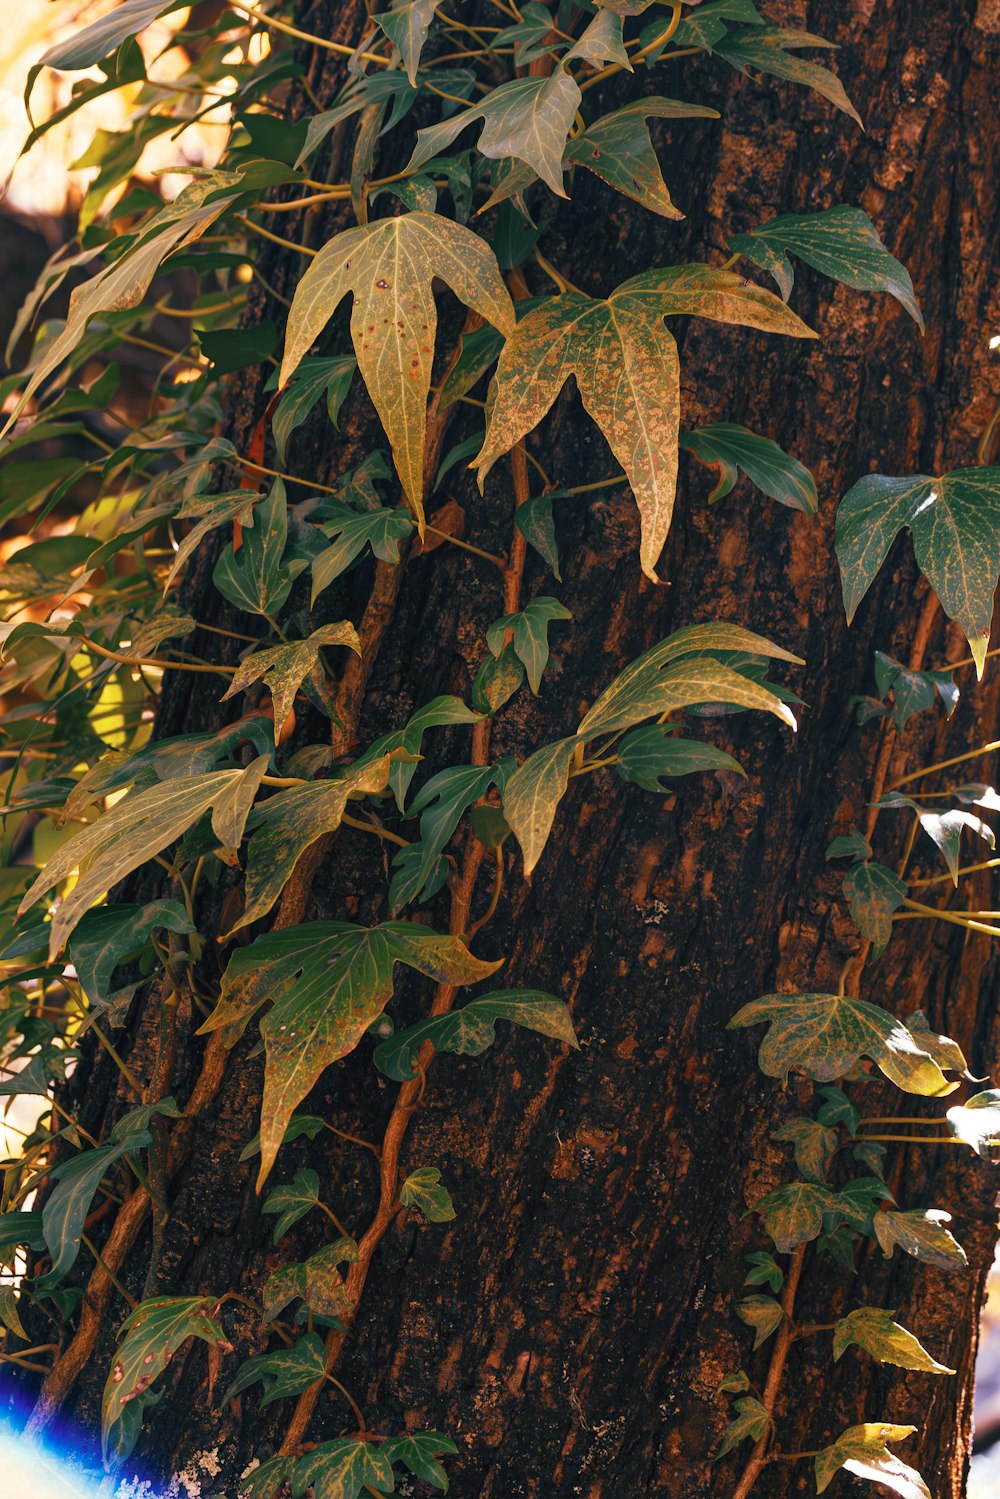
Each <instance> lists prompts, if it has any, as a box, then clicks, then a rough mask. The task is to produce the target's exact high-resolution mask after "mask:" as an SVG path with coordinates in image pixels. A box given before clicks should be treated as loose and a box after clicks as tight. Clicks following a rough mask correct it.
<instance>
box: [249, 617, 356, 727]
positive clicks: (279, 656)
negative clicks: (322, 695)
mask: <svg viewBox="0 0 1000 1499" xmlns="http://www.w3.org/2000/svg"><path fill="white" fill-rule="evenodd" d="M331 645H342V646H346V647H347V648H348V650H352V651H354V652H355V654H356V655H358V656H360V654H361V641H360V640H359V639H358V632H357V630H356V629H355V628H354V626H353V625H352V624H351V623H350V622H349V621H348V620H342V621H341V623H340V624H335V625H321V626H320V628H319V629H318V630H314V631H313V632H312V634H311V635H310V636H309V638H308V639H307V640H292V641H288V642H287V643H286V644H284V645H274V646H270V647H268V648H267V649H266V650H263V651H254V653H253V655H251V656H246V657H244V659H243V660H242V661H241V662H240V664H239V666H238V667H237V668H236V674H235V676H234V677H233V680H232V685H231V686H230V687H229V689H228V691H227V692H225V693H224V695H223V699H222V701H223V702H225V700H226V698H230V697H235V696H236V695H237V693H240V692H246V690H247V688H248V687H251V686H252V685H253V683H254V682H259V681H263V683H264V685H265V687H267V688H268V690H269V691H270V694H271V699H272V702H273V704H274V722H275V725H276V727H278V728H280V727H281V725H282V724H284V723H285V722H287V720H288V716H289V714H290V713H291V711H292V706H293V704H294V702H295V696H296V693H297V692H298V691H299V689H300V687H301V686H302V683H303V681H304V680H305V679H306V677H309V676H311V675H312V673H313V672H315V671H317V670H322V668H321V666H320V660H321V657H320V651H321V650H322V649H323V647H324V646H331Z"/></svg>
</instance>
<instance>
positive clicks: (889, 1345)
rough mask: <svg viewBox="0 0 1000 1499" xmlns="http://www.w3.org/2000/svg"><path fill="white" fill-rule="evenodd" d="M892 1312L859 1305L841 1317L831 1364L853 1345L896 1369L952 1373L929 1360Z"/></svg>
mask: <svg viewBox="0 0 1000 1499" xmlns="http://www.w3.org/2000/svg"><path fill="white" fill-rule="evenodd" d="M892 1319H893V1313H892V1312H889V1311H886V1309H885V1308H884V1307H881V1306H859V1307H858V1308H857V1310H856V1311H853V1312H848V1314H847V1316H846V1317H841V1318H840V1321H839V1322H838V1323H837V1325H836V1327H835V1328H834V1329H833V1357H834V1361H836V1360H837V1359H839V1358H840V1357H841V1356H842V1354H843V1353H844V1352H845V1351H846V1350H847V1349H848V1348H849V1347H850V1346H851V1344H852V1343H856V1344H857V1346H858V1347H859V1348H863V1349H864V1350H865V1352H866V1353H869V1354H871V1356H872V1358H874V1359H878V1361H879V1363H880V1364H895V1365H896V1367H897V1368H898V1369H920V1370H922V1371H923V1373H925V1374H954V1372H955V1371H954V1369H949V1368H948V1366H947V1365H946V1364H939V1363H938V1361H937V1359H935V1358H931V1355H930V1354H929V1353H928V1352H927V1349H926V1348H924V1347H923V1346H922V1344H921V1343H920V1341H919V1339H917V1338H915V1337H914V1336H913V1334H912V1332H907V1330H906V1328H905V1327H900V1325H899V1323H898V1322H894V1321H893V1320H892Z"/></svg>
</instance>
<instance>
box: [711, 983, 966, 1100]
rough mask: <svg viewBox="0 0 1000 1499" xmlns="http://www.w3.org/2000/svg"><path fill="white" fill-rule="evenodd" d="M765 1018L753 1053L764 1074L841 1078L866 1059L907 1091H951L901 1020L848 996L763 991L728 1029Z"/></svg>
mask: <svg viewBox="0 0 1000 1499" xmlns="http://www.w3.org/2000/svg"><path fill="white" fill-rule="evenodd" d="M761 1021H767V1022H769V1027H768V1032H767V1035H766V1036H765V1037H764V1040H763V1041H762V1042H761V1046H760V1051H759V1053H758V1056H757V1060H758V1063H759V1065H760V1069H761V1071H762V1072H764V1073H766V1074H767V1076H768V1077H780V1078H783V1079H784V1078H787V1076H788V1073H789V1071H790V1070H791V1069H792V1068H793V1067H798V1068H801V1070H802V1071H803V1072H805V1073H807V1074H808V1076H809V1077H812V1078H815V1079H816V1080H817V1081H818V1082H823V1083H825V1082H833V1081H834V1080H835V1079H837V1078H841V1077H844V1076H845V1075H846V1074H847V1073H848V1072H850V1070H851V1068H852V1067H854V1066H856V1065H857V1063H858V1062H859V1061H860V1059H861V1058H862V1057H863V1056H864V1057H870V1058H871V1060H872V1061H873V1062H874V1063H875V1065H876V1066H877V1067H878V1068H879V1070H880V1071H881V1072H883V1073H884V1074H885V1076H886V1077H887V1078H888V1079H889V1080H890V1082H893V1083H895V1084H896V1086H897V1088H902V1089H903V1090H904V1092H906V1093H919V1094H921V1095H923V1096H924V1097H926V1098H936V1097H940V1096H941V1095H942V1094H945V1093H952V1092H954V1090H955V1088H956V1087H957V1086H958V1085H957V1083H950V1082H949V1081H948V1079H947V1078H946V1077H945V1075H944V1073H943V1072H942V1071H941V1068H940V1067H939V1066H938V1064H937V1062H935V1061H934V1059H933V1058H932V1057H930V1056H928V1054H927V1052H925V1051H922V1050H921V1049H920V1047H919V1046H918V1045H917V1043H916V1041H915V1040H914V1039H913V1037H912V1035H911V1034H910V1032H909V1031H908V1030H907V1028H906V1026H905V1025H904V1024H903V1022H902V1021H901V1020H897V1019H896V1017H895V1016H894V1015H890V1014H888V1012H887V1011H885V1010H882V1009H880V1008H879V1007H878V1005H872V1004H868V1002H867V1001H866V1000H863V999H852V998H851V996H850V995H848V994H765V995H763V996H762V997H761V998H760V999H755V1000H751V1002H750V1003H749V1004H747V1005H744V1006H743V1008H742V1009H740V1010H738V1011H737V1013H736V1014H735V1015H734V1016H733V1018H732V1020H730V1022H729V1026H728V1029H730V1030H733V1029H735V1028H737V1027H742V1026H748V1025H759V1024H760V1023H761Z"/></svg>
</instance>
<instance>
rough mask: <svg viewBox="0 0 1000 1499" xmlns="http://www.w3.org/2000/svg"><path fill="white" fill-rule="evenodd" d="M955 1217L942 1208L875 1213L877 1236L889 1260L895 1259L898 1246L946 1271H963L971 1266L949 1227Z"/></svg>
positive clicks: (916, 1257) (888, 1210)
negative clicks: (893, 1257) (893, 1255)
mask: <svg viewBox="0 0 1000 1499" xmlns="http://www.w3.org/2000/svg"><path fill="white" fill-rule="evenodd" d="M950 1222H951V1214H950V1213H944V1212H942V1211H941V1210H940V1209H939V1208H927V1209H926V1210H925V1211H920V1210H919V1209H918V1210H916V1211H914V1212H906V1213H904V1212H897V1211H895V1210H894V1209H892V1208H889V1209H887V1210H886V1211H885V1212H882V1213H876V1214H875V1235H876V1237H877V1239H878V1241H879V1244H880V1245H881V1246H882V1252H883V1254H884V1255H885V1257H886V1259H891V1258H892V1254H893V1251H894V1249H895V1248H896V1246H897V1244H898V1245H899V1248H900V1249H903V1250H905V1252H906V1253H907V1254H912V1255H913V1258H914V1259H916V1260H923V1261H924V1262H925V1264H928V1265H937V1266H939V1267H940V1269H942V1270H962V1269H964V1268H965V1267H966V1266H967V1265H968V1263H969V1262H968V1260H967V1259H966V1257H965V1250H964V1249H963V1248H962V1246H961V1244H959V1243H958V1241H957V1239H955V1238H953V1236H952V1235H951V1234H950V1233H949V1232H948V1230H947V1229H946V1228H945V1226H944V1225H945V1224H946V1223H950Z"/></svg>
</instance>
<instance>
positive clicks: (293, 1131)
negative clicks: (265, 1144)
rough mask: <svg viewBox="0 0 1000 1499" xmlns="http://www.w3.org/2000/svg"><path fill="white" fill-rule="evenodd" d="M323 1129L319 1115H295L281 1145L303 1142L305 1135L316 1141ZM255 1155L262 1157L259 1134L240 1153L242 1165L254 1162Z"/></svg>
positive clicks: (289, 1122)
mask: <svg viewBox="0 0 1000 1499" xmlns="http://www.w3.org/2000/svg"><path fill="white" fill-rule="evenodd" d="M322 1128H323V1120H322V1119H321V1118H320V1116H319V1114H293V1115H292V1117H291V1119H289V1121H288V1128H287V1129H286V1130H285V1133H284V1135H283V1136H282V1139H281V1143H282V1145H289V1144H290V1143H291V1142H292V1141H293V1140H301V1138H302V1136H303V1135H305V1136H306V1138H307V1139H309V1140H315V1138H316V1136H317V1135H318V1134H319V1132H320V1130H321V1129H322ZM255 1155H260V1134H259V1132H258V1133H257V1134H256V1135H254V1136H253V1138H252V1139H251V1140H248V1141H247V1143H246V1144H245V1145H244V1147H243V1149H242V1150H241V1151H240V1164H241V1165H242V1164H243V1162H244V1161H249V1160H252V1159H253V1157H254V1156H255Z"/></svg>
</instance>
